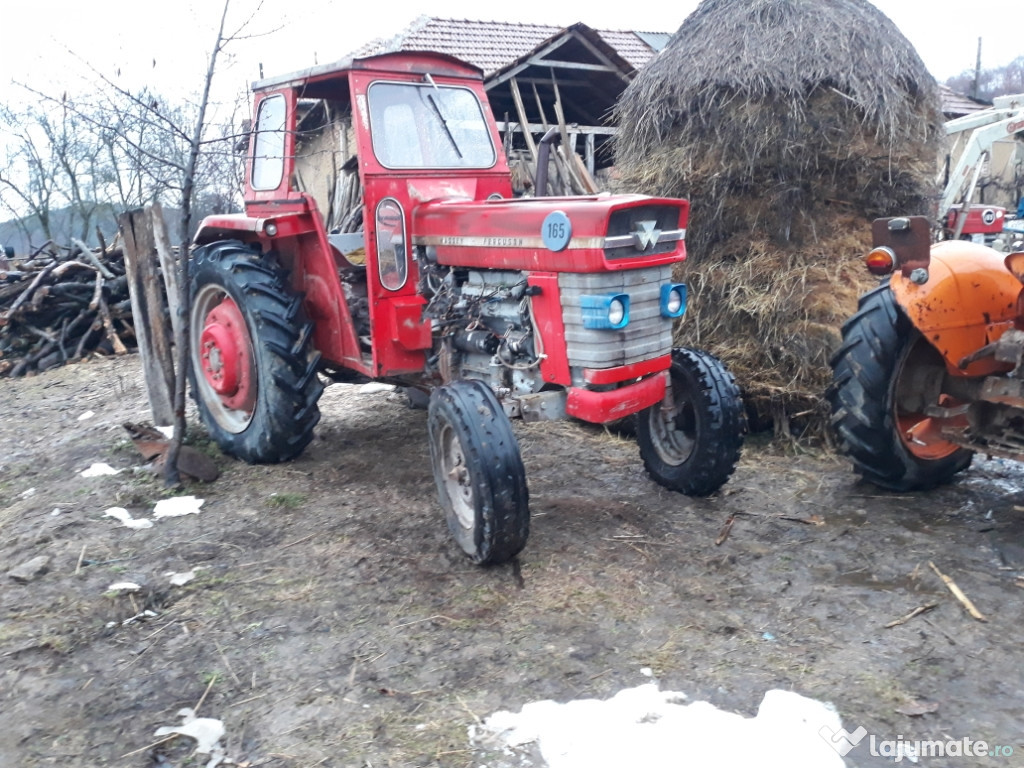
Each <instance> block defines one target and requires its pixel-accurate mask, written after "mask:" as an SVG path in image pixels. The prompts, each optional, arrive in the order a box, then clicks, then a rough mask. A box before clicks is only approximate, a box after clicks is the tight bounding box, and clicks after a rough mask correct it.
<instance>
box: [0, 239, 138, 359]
mask: <svg viewBox="0 0 1024 768" xmlns="http://www.w3.org/2000/svg"><path fill="white" fill-rule="evenodd" d="M135 346H136V344H135V329H134V327H133V326H132V309H131V302H130V299H129V297H128V279H127V278H126V277H125V264H124V249H123V248H122V247H120V245H118V241H115V242H114V244H113V245H112V246H111V247H109V248H106V247H102V248H99V249H91V248H89V247H88V246H86V245H85V244H84V243H83V242H81V241H80V240H73V241H72V245H71V246H70V247H60V246H56V245H55V244H53V243H52V242H50V243H46V244H45V245H44V246H42V247H41V248H39V249H37V250H36V251H35V252H34V253H33V254H32V255H31V256H30V257H28V258H27V259H25V260H23V261H20V262H18V261H15V262H11V263H7V262H6V260H4V261H3V262H0V377H2V376H24V375H26V374H30V373H36V372H39V371H45V370H48V369H50V368H55V367H57V366H60V365H64V364H65V363H68V362H72V361H76V360H80V359H82V358H83V357H86V356H88V355H90V354H93V353H98V354H111V353H113V354H118V355H122V354H125V353H126V352H127V351H128V350H129V348H134V347H135Z"/></svg>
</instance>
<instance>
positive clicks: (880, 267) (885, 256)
mask: <svg viewBox="0 0 1024 768" xmlns="http://www.w3.org/2000/svg"><path fill="white" fill-rule="evenodd" d="M864 263H865V264H867V267H868V272H870V273H871V274H872V275H878V276H879V277H882V276H884V275H888V274H890V273H891V272H892V271H893V270H894V269H895V268H896V254H895V253H893V250H892V248H887V247H886V246H884V245H883V246H882V247H880V248H873V249H872V250H871V252H870V253H869V254H868V255H867V256H866V257H865V258H864Z"/></svg>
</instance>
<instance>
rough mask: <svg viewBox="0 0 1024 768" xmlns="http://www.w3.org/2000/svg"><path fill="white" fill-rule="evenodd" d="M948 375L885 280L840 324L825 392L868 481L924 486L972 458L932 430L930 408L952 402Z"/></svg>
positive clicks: (841, 435)
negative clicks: (947, 388)
mask: <svg viewBox="0 0 1024 768" xmlns="http://www.w3.org/2000/svg"><path fill="white" fill-rule="evenodd" d="M945 372H946V366H945V363H944V362H943V360H942V356H941V355H940V354H939V353H938V351H937V350H936V349H935V348H934V347H933V346H932V345H931V344H929V343H928V341H927V340H926V339H925V338H924V336H922V335H921V333H920V331H918V330H917V329H916V328H915V327H914V326H913V325H912V324H911V323H910V320H908V319H907V317H906V315H904V314H903V312H902V311H901V310H900V308H899V307H898V306H897V305H896V301H895V299H894V298H893V295H892V290H891V289H890V288H889V286H888V285H884V286H882V287H880V288H876V289H875V290H873V291H871V292H870V293H867V294H865V295H864V296H862V297H861V299H860V306H859V307H858V310H857V314H855V315H854V316H853V317H851V318H850V319H849V320H847V321H846V323H845V324H844V325H843V343H842V345H841V346H840V348H839V351H838V352H836V354H835V356H834V357H833V358H832V385H831V386H830V387H829V389H828V392H827V396H828V400H829V403H830V405H831V407H832V427H833V430H834V431H835V435H836V438H837V442H838V444H839V449H840V451H842V452H843V453H844V454H846V456H847V457H849V458H850V460H851V461H852V462H853V466H854V469H855V470H856V471H857V472H858V473H859V474H860V475H862V476H863V477H864V479H865V480H869V481H871V482H872V483H874V484H875V485H878V486H881V487H882V488H888V489H890V490H894V491H912V490H921V489H925V488H931V487H933V486H936V485H939V484H940V483H944V482H946V481H948V480H949V479H950V478H952V477H953V475H955V474H956V473H957V472H959V471H960V470H962V469H965V468H966V467H967V465H969V464H970V463H971V458H972V456H973V453H971V451H969V450H967V449H965V448H961V447H959V446H957V445H955V444H954V443H951V442H948V441H945V440H942V439H935V436H934V435H932V434H931V432H932V428H933V427H934V425H933V424H932V422H931V419H930V418H929V417H928V416H927V415H926V413H925V411H926V409H927V408H928V406H931V405H954V403H952V402H950V401H949V398H948V397H947V396H946V395H944V394H942V391H941V390H942V381H943V378H944V376H945Z"/></svg>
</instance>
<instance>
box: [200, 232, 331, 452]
mask: <svg viewBox="0 0 1024 768" xmlns="http://www.w3.org/2000/svg"><path fill="white" fill-rule="evenodd" d="M189 287H190V294H191V302H190V310H189V318H190V321H191V324H190V336H189V339H190V342H191V352H190V357H191V365H190V366H189V379H190V384H191V388H192V396H193V397H194V398H195V400H196V403H197V405H198V407H199V414H200V416H201V417H202V420H203V423H204V424H205V425H206V427H207V429H208V430H209V432H210V436H211V437H212V438H213V439H214V441H216V443H217V444H218V445H219V446H220V449H221V450H222V451H224V453H227V454H229V455H231V456H235V457H237V458H239V459H243V460H244V461H248V462H251V463H264V462H265V463H273V462H279V461H286V460H288V459H292V458H294V457H295V456H298V455H299V454H300V453H302V451H303V450H304V449H305V447H306V446H307V445H309V442H310V441H311V440H312V439H313V428H314V427H315V426H316V424H317V422H318V421H319V420H320V410H319V408H318V406H317V401H318V400H319V398H320V393H321V392H322V391H323V385H322V384H321V383H320V380H319V379H318V378H317V374H316V372H317V365H318V363H319V359H320V356H319V354H318V353H317V352H315V351H314V350H313V347H312V343H311V338H312V330H313V326H312V324H311V323H310V322H309V321H307V320H306V319H305V316H304V314H303V312H302V302H301V299H300V298H299V297H298V296H295V295H294V294H292V293H291V292H290V291H289V289H288V287H287V283H286V282H285V279H284V275H283V274H282V273H281V271H280V270H278V269H274V268H273V267H271V266H269V265H268V264H267V263H266V262H265V260H264V259H262V258H261V256H260V252H259V251H258V250H257V249H256V248H253V247H251V246H249V245H246V244H244V243H241V242H237V241H226V242H219V243H213V244H211V245H206V246H203V247H201V248H199V249H197V250H196V252H195V255H194V256H193V259H192V264H191V267H190V285H189Z"/></svg>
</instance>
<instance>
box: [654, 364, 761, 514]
mask: <svg viewBox="0 0 1024 768" xmlns="http://www.w3.org/2000/svg"><path fill="white" fill-rule="evenodd" d="M670 386H671V393H670V394H671V401H670V402H671V408H670V409H668V410H666V408H665V404H664V403H657V404H656V405H652V406H651V407H650V408H647V409H646V410H644V411H641V412H640V413H639V414H637V424H636V427H637V428H636V436H637V442H638V443H639V444H640V456H641V457H642V458H643V460H644V466H645V467H646V468H647V471H648V473H650V475H651V477H652V478H653V479H654V480H655V481H656V482H658V483H659V484H661V485H663V486H665V487H666V488H671V489H672V490H674V491H680V492H681V493H685V494H686V495H688V496H707V495H709V494H711V493H714V492H715V491H717V490H718V489H719V488H721V487H722V485H723V484H724V483H725V481H726V480H728V479H729V476H730V475H731V474H732V473H733V470H734V469H735V468H736V462H738V461H739V458H740V449H741V448H742V446H743V432H744V421H743V400H742V399H741V398H740V391H739V388H738V387H737V386H736V381H735V379H733V377H732V374H731V373H729V371H728V370H726V368H725V366H724V365H723V364H722V362H721V361H720V360H719V359H718V358H717V357H715V356H714V355H710V354H708V353H707V352H703V351H701V350H698V349H686V348H683V349H674V350H672V368H671V370H670ZM666 402H668V401H666Z"/></svg>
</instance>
